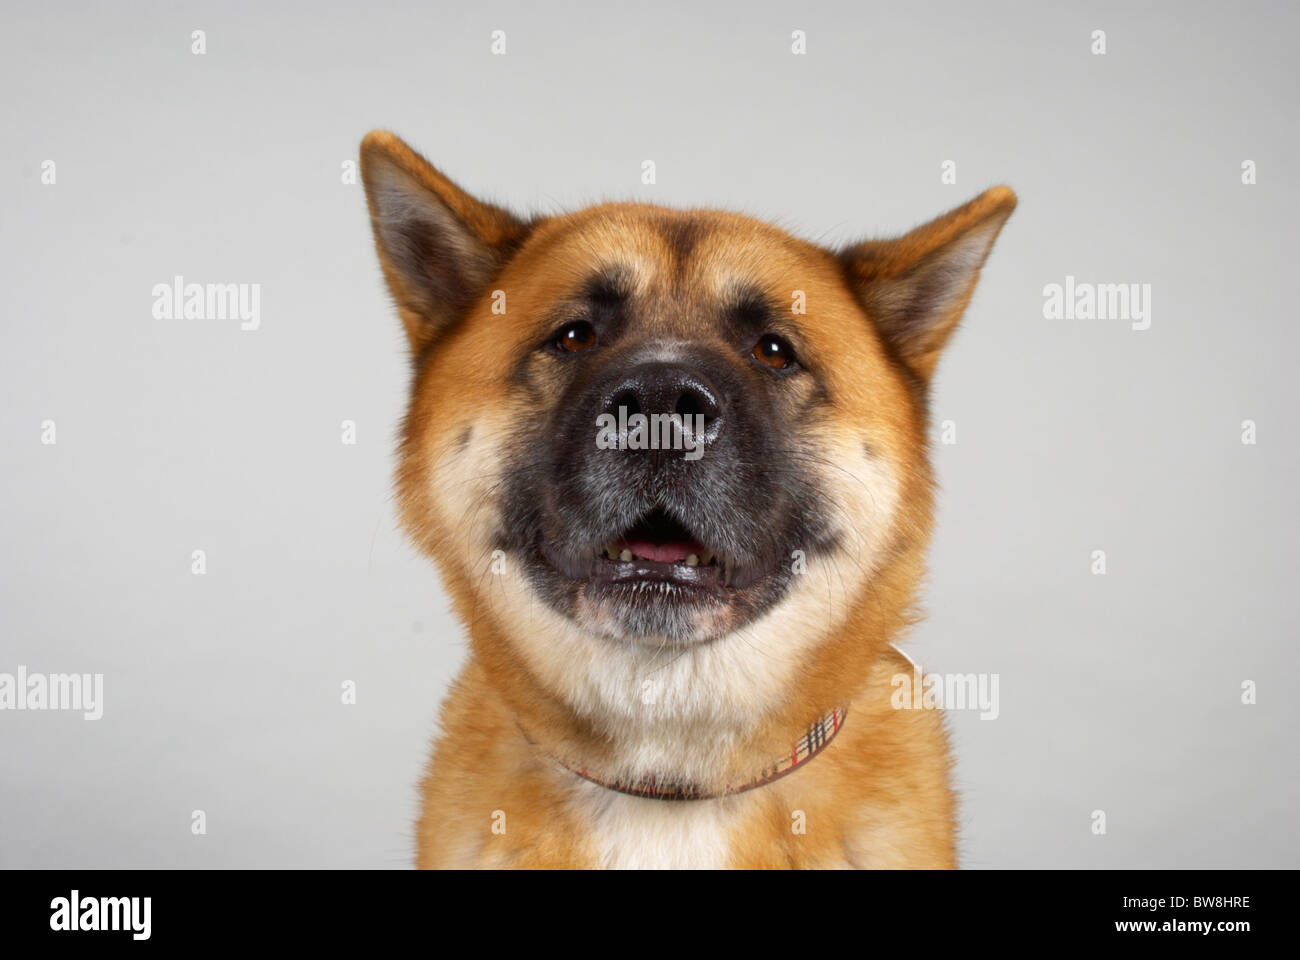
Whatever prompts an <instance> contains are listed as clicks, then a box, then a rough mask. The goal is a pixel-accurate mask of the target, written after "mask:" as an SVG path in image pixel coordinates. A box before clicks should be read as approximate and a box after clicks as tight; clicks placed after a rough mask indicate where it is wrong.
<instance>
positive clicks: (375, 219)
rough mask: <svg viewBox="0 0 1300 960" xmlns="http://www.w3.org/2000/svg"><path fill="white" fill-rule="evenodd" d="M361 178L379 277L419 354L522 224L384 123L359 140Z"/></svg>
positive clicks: (513, 242)
mask: <svg viewBox="0 0 1300 960" xmlns="http://www.w3.org/2000/svg"><path fill="white" fill-rule="evenodd" d="M361 179H362V181H363V182H364V183H365V185H366V200H367V202H368V203H369V204H370V223H371V226H372V227H373V228H374V232H375V246H376V248H377V249H378V251H379V262H380V265H381V266H382V267H383V269H384V278H385V279H386V280H387V281H388V288H389V289H390V290H391V291H392V293H393V298H394V299H395V300H396V301H397V307H398V310H399V312H400V313H401V315H402V323H403V325H404V326H405V327H406V335H407V338H408V339H409V340H410V343H411V351H412V353H413V354H415V355H416V356H419V355H420V353H422V352H423V350H424V348H425V347H426V346H428V345H429V344H430V343H431V342H432V341H433V340H434V339H436V338H437V336H438V335H439V334H440V333H442V332H443V331H444V330H446V329H447V328H448V327H450V326H451V325H452V323H453V322H455V320H456V319H457V318H458V317H459V316H460V315H461V314H463V313H464V312H465V311H466V310H467V309H468V308H469V307H470V306H471V305H472V304H473V302H474V301H475V300H476V299H477V298H478V297H479V295H480V294H482V292H483V290H484V289H485V287H486V286H487V284H488V282H489V281H490V280H492V278H493V277H494V276H495V275H496V274H497V273H498V272H499V271H500V269H501V267H502V266H504V264H505V262H506V260H508V259H509V258H510V256H511V255H512V254H513V253H514V251H515V250H516V249H518V247H519V245H520V244H521V243H522V242H523V240H524V238H525V236H526V235H527V233H528V225H527V224H526V223H524V222H523V221H521V220H519V219H518V218H516V217H515V216H514V215H513V214H511V213H509V212H508V211H506V210H503V209H501V208H500V207H497V206H494V205H492V204H490V203H485V202H484V201H482V200H478V199H476V198H475V197H473V196H471V195H470V194H468V193H466V192H465V191H464V190H462V189H461V188H460V187H458V186H456V184H454V183H452V181H451V180H449V179H447V177H445V176H443V175H442V174H441V173H440V172H439V171H438V170H437V169H436V168H435V167H434V166H433V164H431V163H429V161H427V160H425V159H424V157H422V156H420V155H419V154H418V153H416V152H415V151H414V150H412V149H411V148H410V147H408V146H407V145H406V144H405V143H403V142H402V140H401V139H400V138H398V137H396V136H394V135H393V134H391V133H388V132H387V131H384V130H375V131H373V132H372V133H369V134H367V135H366V138H365V140H363V141H362V142H361Z"/></svg>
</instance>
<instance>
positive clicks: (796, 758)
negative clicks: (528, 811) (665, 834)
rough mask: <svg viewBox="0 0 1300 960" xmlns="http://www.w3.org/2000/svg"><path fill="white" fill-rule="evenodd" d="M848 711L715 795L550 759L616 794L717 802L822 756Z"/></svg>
mask: <svg viewBox="0 0 1300 960" xmlns="http://www.w3.org/2000/svg"><path fill="white" fill-rule="evenodd" d="M847 712H848V711H847V709H846V708H844V707H839V708H837V709H835V710H832V711H831V712H830V713H828V714H826V716H824V717H822V718H821V719H820V720H818V721H817V722H816V723H814V724H813V725H812V726H810V727H809V728H808V730H807V732H806V733H805V734H804V735H803V736H802V737H800V738H799V739H798V740H796V741H795V742H794V743H792V744H791V745H790V752H789V753H787V754H785V755H784V756H781V757H778V758H777V759H776V760H774V761H773V762H772V763H770V764H768V765H767V766H766V767H765V768H764V769H763V770H762V771H761V772H760V773H759V775H758V776H757V777H755V778H754V779H753V780H749V781H747V782H745V783H743V784H741V785H740V786H735V787H733V786H728V787H725V788H724V789H723V790H721V791H720V792H716V793H714V792H709V791H706V790H701V789H700V788H699V787H698V786H696V785H695V784H691V783H680V782H671V781H665V780H660V779H659V778H658V777H654V776H650V777H646V778H643V779H637V780H614V781H612V782H610V781H606V780H601V779H600V778H598V777H594V776H592V775H591V774H590V773H588V772H587V768H586V767H585V766H584V765H582V764H575V763H570V762H569V761H567V760H564V759H563V758H561V757H558V756H555V755H554V754H552V755H551V758H552V759H553V760H555V761H556V762H557V763H559V764H560V765H561V766H563V767H565V768H566V769H568V770H569V771H571V772H573V773H576V774H577V775H578V776H580V777H582V778H583V779H584V780H590V781H591V782H592V783H595V784H599V785H600V786H602V787H604V788H605V789H607V790H616V791H618V792H619V793H627V794H631V795H632V796H634V797H652V798H654V799H656V800H716V799H718V798H720V797H727V796H731V795H733V794H737V793H744V792H745V791H747V790H753V789H754V788H755V787H762V786H765V785H766V784H769V783H771V782H772V781H773V780H779V779H781V778H782V777H784V776H785V775H786V774H788V773H791V772H793V771H794V770H795V769H797V768H798V767H801V766H803V765H804V764H805V763H807V762H808V761H809V760H811V759H812V758H813V757H815V756H817V754H819V753H821V752H822V750H824V749H825V748H826V745H827V744H828V743H830V742H831V741H832V740H833V739H835V734H837V733H839V732H840V727H841V726H843V724H844V715H845V714H846V713H847Z"/></svg>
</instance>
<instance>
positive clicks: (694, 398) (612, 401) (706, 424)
mask: <svg viewBox="0 0 1300 960" xmlns="http://www.w3.org/2000/svg"><path fill="white" fill-rule="evenodd" d="M607 396H608V398H609V399H608V401H607V402H606V404H605V412H606V413H611V414H613V415H614V416H615V417H617V416H618V415H619V408H620V407H621V408H623V409H624V410H625V411H626V412H625V413H624V416H625V417H630V416H632V415H633V414H635V413H640V414H644V415H645V416H647V417H649V416H653V415H655V414H674V413H675V414H677V415H679V416H681V417H682V418H683V423H684V425H685V427H686V429H687V430H690V431H695V430H696V429H697V427H698V428H701V432H702V439H704V440H706V441H707V440H713V439H714V438H715V437H717V435H718V431H719V430H720V429H721V426H722V402H721V399H720V397H719V395H718V391H717V390H716V389H715V388H714V386H713V385H712V384H711V383H710V382H709V380H708V379H707V378H706V377H705V376H704V375H703V374H701V373H700V372H699V371H697V370H694V369H692V368H690V367H687V366H684V365H682V364H679V363H669V362H655V363H642V364H637V365H636V366H635V367H632V368H631V369H629V370H628V371H627V372H626V373H625V374H624V375H623V376H622V377H620V378H619V379H618V380H617V381H616V383H615V386H614V387H613V389H612V390H610V392H609V393H608V395H607ZM697 418H703V419H702V420H700V419H697Z"/></svg>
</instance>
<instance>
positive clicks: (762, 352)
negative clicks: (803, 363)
mask: <svg viewBox="0 0 1300 960" xmlns="http://www.w3.org/2000/svg"><path fill="white" fill-rule="evenodd" d="M754 359H755V360H757V361H758V362H759V363H761V364H762V365H763V366H765V367H771V368H772V369H773V370H785V369H786V368H787V367H789V366H790V365H791V364H793V363H794V348H793V347H791V346H790V344H788V343H786V342H785V341H784V340H782V339H781V338H780V337H778V336H777V335H776V334H774V333H769V334H765V335H764V336H763V338H762V339H761V340H759V341H758V343H756V344H754Z"/></svg>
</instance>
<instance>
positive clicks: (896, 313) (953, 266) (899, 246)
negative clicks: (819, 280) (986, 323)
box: [840, 187, 1016, 381]
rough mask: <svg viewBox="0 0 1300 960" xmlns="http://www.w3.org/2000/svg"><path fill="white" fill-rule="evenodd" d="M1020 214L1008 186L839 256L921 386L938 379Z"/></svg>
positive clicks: (858, 293) (856, 289) (873, 317)
mask: <svg viewBox="0 0 1300 960" xmlns="http://www.w3.org/2000/svg"><path fill="white" fill-rule="evenodd" d="M1015 208H1016V195H1015V193H1014V192H1013V191H1012V190H1011V188H1009V187H994V188H993V189H991V190H987V191H985V192H984V193H982V194H980V195H979V196H978V197H976V198H975V199H974V200H972V201H970V202H969V203H967V204H965V205H964V206H960V207H958V208H957V209H956V210H952V211H950V212H948V213H945V214H944V215H943V216H941V217H939V218H937V219H935V220H932V221H930V222H929V223H927V224H925V225H923V226H920V227H917V228H916V229H915V230H913V231H911V232H910V233H907V234H904V235H903V236H901V237H899V238H897V239H895V240H869V241H866V242H864V243H859V244H855V245H853V246H851V247H848V248H847V249H845V250H843V251H842V252H841V253H840V259H841V262H842V263H843V264H844V267H845V270H846V271H847V274H848V277H849V283H850V285H851V286H852V287H853V291H854V293H855V294H856V296H857V298H858V300H859V302H860V303H861V304H862V306H863V309H865V310H866V312H867V316H868V317H870V318H871V320H872V321H873V322H874V323H875V324H876V326H877V328H878V329H879V330H880V332H881V334H882V335H883V336H884V338H885V339H886V340H887V341H888V342H889V343H890V345H891V346H892V347H893V348H894V349H895V350H896V351H897V353H898V356H899V357H900V358H901V359H902V361H903V362H904V363H905V364H907V366H908V367H909V368H910V369H911V370H912V371H913V372H914V373H915V374H916V375H917V376H918V377H920V379H921V380H922V381H929V379H930V376H931V374H933V373H934V367H935V364H936V363H937V362H938V360H939V352H940V350H942V349H943V345H944V343H945V342H947V340H948V337H949V336H950V335H951V334H952V332H953V330H954V329H955V328H956V326H957V321H958V320H960V319H961V315H962V313H963V311H965V309H966V304H967V303H969V302H970V298H971V294H972V293H974V292H975V282H976V280H978V279H979V272H980V267H982V266H983V265H984V260H985V259H986V258H987V257H988V255H989V250H991V249H992V248H993V241H994V240H996V239H997V236H998V231H1000V230H1001V229H1002V224H1004V223H1005V222H1006V220H1007V217H1009V216H1011V211H1012V210H1014V209H1015Z"/></svg>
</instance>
